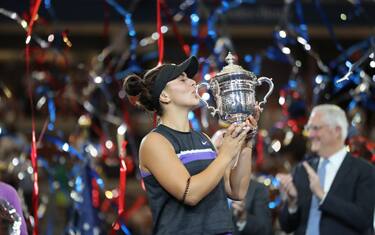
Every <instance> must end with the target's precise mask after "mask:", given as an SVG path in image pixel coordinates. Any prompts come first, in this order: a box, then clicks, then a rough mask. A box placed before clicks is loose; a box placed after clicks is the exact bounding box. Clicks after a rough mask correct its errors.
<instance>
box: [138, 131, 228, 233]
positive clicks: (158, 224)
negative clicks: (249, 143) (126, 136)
mask: <svg viewBox="0 0 375 235" xmlns="http://www.w3.org/2000/svg"><path fill="white" fill-rule="evenodd" d="M153 131H154V132H157V133H159V134H161V135H163V136H164V137H165V138H166V139H168V140H169V142H170V143H171V144H172V145H173V147H174V149H175V152H176V155H177V157H178V158H179V159H180V161H181V162H182V163H183V164H184V165H185V167H186V168H187V170H188V171H189V173H190V175H191V176H193V175H196V174H198V173H200V172H201V171H203V170H204V169H206V168H207V166H208V165H209V164H210V163H211V162H212V161H213V160H214V159H215V157H216V151H215V148H214V146H213V145H212V143H211V141H210V140H209V139H208V138H207V136H205V135H204V134H203V133H200V132H197V131H193V130H192V131H190V132H181V131H176V130H174V129H171V128H169V127H167V126H164V125H159V126H158V127H156V128H155V129H154V130H153ZM141 175H142V177H143V181H144V184H145V187H146V191H147V196H148V199H149V204H150V207H151V212H152V216H153V225H154V228H153V234H157V235H169V234H170V235H175V234H179V235H185V234H186V235H187V234H189V235H191V234H194V235H200V234H202V235H203V234H204V235H214V234H231V232H232V231H233V222H232V217H231V212H230V209H229V206H228V200H227V196H226V193H225V189H224V179H222V180H221V181H220V182H219V184H218V185H217V186H216V187H215V188H214V189H213V190H212V191H211V192H210V193H209V194H208V195H207V196H206V197H205V198H203V199H202V200H201V201H200V202H199V203H198V204H197V205H195V206H189V205H186V204H183V203H181V201H179V200H178V199H176V198H175V197H173V196H172V195H171V194H169V193H168V192H167V191H166V190H165V189H164V188H163V187H162V186H161V185H160V184H159V183H158V181H157V180H156V179H155V178H154V177H153V175H151V174H150V173H145V172H142V171H141Z"/></svg>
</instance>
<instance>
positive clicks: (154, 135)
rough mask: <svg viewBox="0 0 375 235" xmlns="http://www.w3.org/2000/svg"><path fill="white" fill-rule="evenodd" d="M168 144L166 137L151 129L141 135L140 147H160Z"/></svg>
mask: <svg viewBox="0 0 375 235" xmlns="http://www.w3.org/2000/svg"><path fill="white" fill-rule="evenodd" d="M168 145H170V143H169V141H168V140H167V138H165V137H164V136H163V135H162V134H160V133H158V132H154V131H151V132H150V133H148V134H147V135H146V136H145V137H143V139H142V142H141V145H140V149H142V148H143V149H144V148H162V147H166V146H168Z"/></svg>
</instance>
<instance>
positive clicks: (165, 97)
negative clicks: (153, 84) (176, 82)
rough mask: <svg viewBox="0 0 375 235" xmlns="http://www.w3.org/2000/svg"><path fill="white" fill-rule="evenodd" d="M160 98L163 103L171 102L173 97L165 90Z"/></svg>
mask: <svg viewBox="0 0 375 235" xmlns="http://www.w3.org/2000/svg"><path fill="white" fill-rule="evenodd" d="M159 100H160V102H161V103H163V104H168V103H169V102H171V99H170V98H169V96H168V94H167V93H166V92H165V91H162V92H161V94H160V97H159Z"/></svg>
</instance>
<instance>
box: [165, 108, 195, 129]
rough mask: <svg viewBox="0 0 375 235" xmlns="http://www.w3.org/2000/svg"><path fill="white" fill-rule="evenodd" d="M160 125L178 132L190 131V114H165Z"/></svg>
mask: <svg viewBox="0 0 375 235" xmlns="http://www.w3.org/2000/svg"><path fill="white" fill-rule="evenodd" d="M160 124H163V125H165V126H167V127H170V128H172V129H175V130H177V131H182V132H188V131H190V124H189V118H188V113H186V112H173V113H168V112H165V113H164V115H163V116H162V117H160Z"/></svg>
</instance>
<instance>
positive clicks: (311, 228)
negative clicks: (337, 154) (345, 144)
mask: <svg viewBox="0 0 375 235" xmlns="http://www.w3.org/2000/svg"><path fill="white" fill-rule="evenodd" d="M328 163H329V160H327V159H325V160H323V162H322V163H321V164H320V166H319V168H318V176H319V181H320V186H321V187H322V188H324V179H325V176H326V166H327V164H328ZM320 216H321V212H320V210H319V199H318V198H317V197H316V196H315V195H313V196H312V198H311V207H310V214H309V218H308V221H307V228H306V235H319V223H320Z"/></svg>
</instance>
